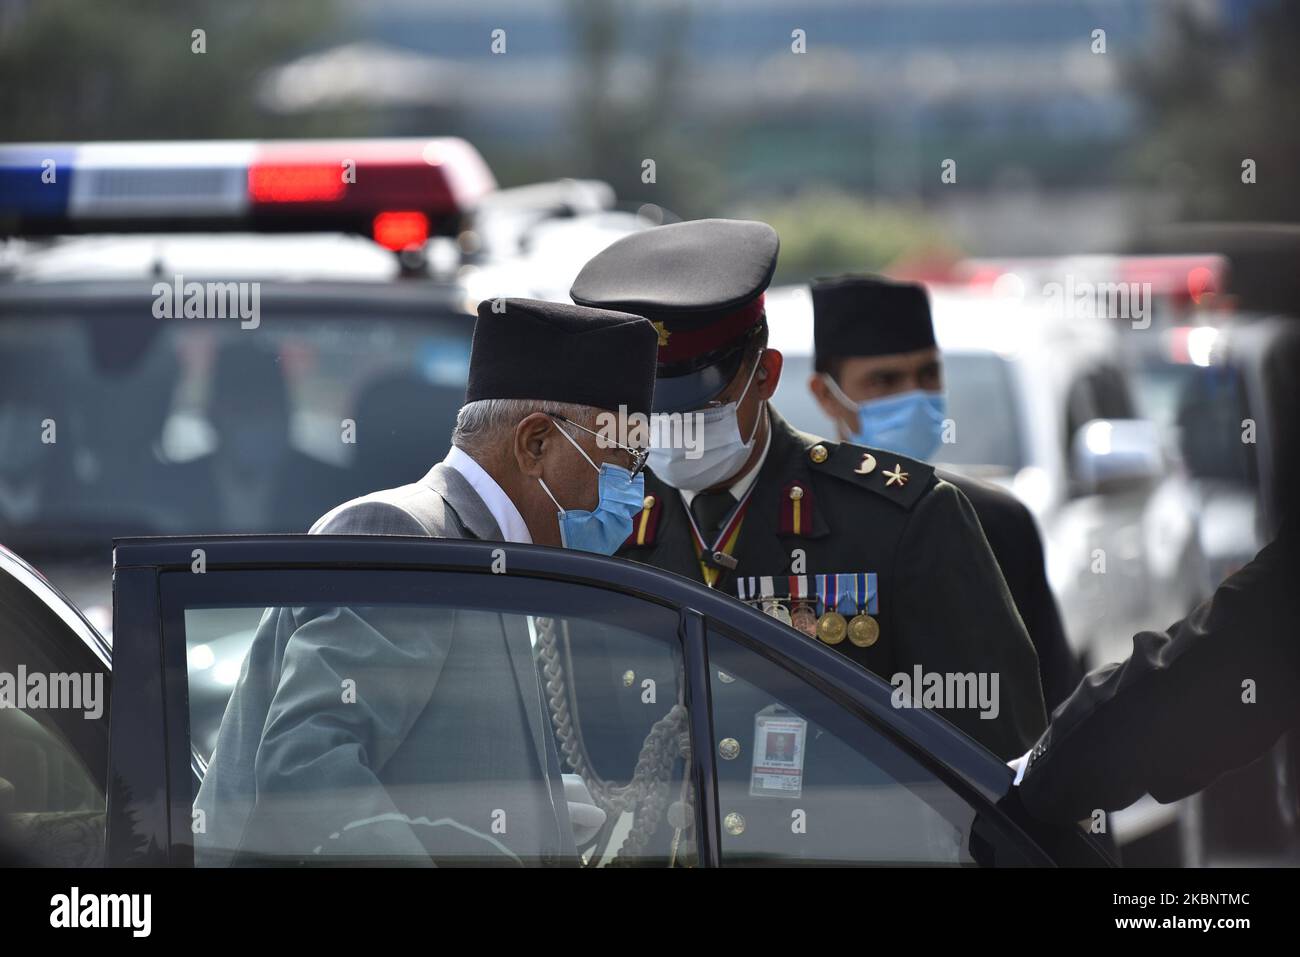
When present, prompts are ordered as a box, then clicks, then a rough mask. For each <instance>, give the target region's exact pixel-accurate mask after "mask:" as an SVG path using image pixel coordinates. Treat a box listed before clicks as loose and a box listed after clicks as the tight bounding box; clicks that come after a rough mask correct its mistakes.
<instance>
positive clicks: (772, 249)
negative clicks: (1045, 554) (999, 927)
mask: <svg viewBox="0 0 1300 957" xmlns="http://www.w3.org/2000/svg"><path fill="white" fill-rule="evenodd" d="M777 249H778V240H777V235H776V232H775V231H774V230H773V229H772V228H771V227H770V226H768V225H766V224H764V223H757V222H742V221H734V220H701V221H695V222H686V223H676V224H672V225H668V226H660V227H657V228H654V229H649V230H645V231H643V232H640V233H636V234H634V235H631V236H626V237H624V238H622V239H620V240H618V241H617V242H615V243H614V244H612V245H611V246H609V247H608V248H607V249H606V250H604V251H603V252H601V253H600V254H599V255H597V256H596V257H595V258H593V259H592V260H591V261H590V262H588V263H587V264H586V266H584V267H583V269H582V271H581V273H580V274H579V275H578V277H577V279H576V280H575V281H574V284H573V288H572V290H571V291H570V295H571V297H572V299H573V301H574V302H576V303H578V304H580V305H586V306H593V307H597V308H605V309H619V310H624V311H629V312H633V313H635V314H636V315H643V316H646V317H647V318H648V319H650V320H651V321H652V323H653V324H654V326H655V328H656V329H657V330H658V332H659V354H658V371H657V379H656V383H655V397H654V400H655V401H654V409H655V412H656V415H655V416H653V417H652V421H651V428H650V443H651V452H650V471H651V472H653V474H652V475H648V476H647V479H646V496H645V502H644V507H643V509H642V511H641V514H640V516H639V517H638V518H637V519H635V520H634V526H633V533H632V535H631V536H630V538H629V540H628V541H627V543H626V544H625V547H624V548H623V550H622V551H621V552H620V553H619V554H621V555H623V556H625V557H628V558H632V559H635V560H638V561H643V562H647V563H649V564H652V565H656V566H658V567H660V568H664V569H667V570H669V571H673V572H676V573H678V574H681V575H686V576H688V577H691V578H694V579H696V580H697V581H702V582H704V583H705V584H707V585H709V586H711V587H714V588H718V589H722V590H724V591H727V592H729V593H731V594H733V595H738V596H739V597H741V598H745V599H748V600H752V601H756V602H762V603H763V605H764V607H765V609H766V610H768V611H769V612H771V613H773V614H776V615H777V616H778V617H782V618H783V619H784V620H788V621H789V622H790V623H791V624H792V625H794V626H795V627H796V628H799V629H800V630H803V631H805V633H807V634H809V635H810V636H811V635H816V637H817V638H819V639H820V640H822V641H825V642H826V643H828V644H830V645H832V646H833V647H835V648H837V649H838V650H840V651H841V652H843V653H844V654H846V655H847V656H849V657H850V658H852V659H853V660H854V661H856V662H858V663H859V664H861V665H863V666H864V667H866V668H868V669H870V670H872V671H874V672H875V673H876V674H878V675H881V676H882V677H884V678H885V679H886V680H891V679H894V678H895V676H899V675H902V674H904V673H906V674H907V675H912V674H914V673H915V672H916V671H917V670H920V671H922V672H923V673H924V674H931V673H935V674H939V675H940V676H944V675H949V676H950V675H956V674H961V675H971V676H972V677H973V678H977V677H978V676H981V675H982V676H983V677H984V679H986V680H988V681H989V682H990V684H992V683H993V682H996V688H997V689H998V690H997V693H996V698H997V702H996V707H995V708H993V709H983V710H982V711H981V710H980V709H977V708H975V707H972V706H971V705H970V703H969V702H966V703H964V704H962V703H957V702H955V701H946V700H940V701H938V702H935V707H936V710H938V711H939V712H940V713H941V714H943V715H944V716H945V717H947V718H948V719H949V720H950V721H952V722H953V723H954V724H956V725H957V726H958V727H959V728H961V729H962V730H964V731H966V732H967V733H968V734H970V735H971V736H972V737H973V738H975V739H976V740H978V741H980V742H981V743H983V744H984V745H985V746H986V747H988V748H990V749H991V750H992V751H994V752H995V753H997V754H999V755H1002V756H1004V759H1006V758H1010V757H1012V756H1015V755H1018V754H1021V753H1023V752H1024V751H1025V749H1026V748H1027V747H1028V746H1029V745H1030V744H1031V743H1032V742H1033V740H1034V739H1035V738H1036V737H1037V736H1038V734H1039V732H1040V731H1041V730H1042V728H1043V727H1044V726H1045V724H1046V715H1045V712H1044V708H1043V697H1042V691H1041V688H1040V684H1039V678H1038V664H1037V660H1036V658H1035V655H1034V649H1033V645H1032V644H1031V643H1030V641H1029V638H1028V636H1027V634H1026V633H1025V628H1024V625H1023V624H1022V622H1021V620H1020V617H1019V615H1018V614H1017V613H1016V610H1015V606H1014V605H1013V603H1012V600H1011V596H1010V594H1009V592H1008V590H1007V586H1006V583H1005V581H1004V580H1003V578H1002V575H1001V573H1000V572H999V570H998V567H997V563H996V561H995V560H994V558H993V555H992V553H991V552H990V551H989V546H988V542H987V541H986V540H985V538H984V534H983V532H982V531H981V530H980V526H979V522H978V520H977V518H976V517H975V513H974V511H973V509H972V508H971V505H970V503H969V502H968V501H967V500H966V498H965V496H964V495H962V493H961V492H960V491H959V490H958V489H957V488H956V487H955V486H953V485H952V484H950V483H948V482H945V481H942V480H941V479H939V478H938V477H937V476H936V475H935V473H934V469H933V468H932V467H931V466H929V465H926V464H925V463H924V462H921V461H918V460H915V459H912V458H910V457H908V456H905V455H899V454H896V453H894V452H888V451H884V450H880V449H873V448H868V447H865V446H859V445H852V444H849V443H837V442H831V441H827V440H824V439H820V438H817V437H815V436H812V435H806V434H803V433H800V432H797V431H795V430H794V429H793V428H791V427H790V425H788V424H787V423H786V422H785V420H784V419H782V418H781V416H780V415H779V414H778V413H777V412H776V411H775V410H774V409H773V408H771V406H770V405H769V402H768V400H769V399H770V398H771V396H772V394H773V392H774V391H775V389H776V386H777V382H778V380H779V379H780V375H781V364H782V357H781V354H780V353H779V352H777V351H776V350H774V349H769V348H767V320H766V313H765V311H764V307H763V293H764V290H765V289H766V288H767V286H768V284H769V283H770V281H771V278H772V273H773V271H774V270H775V267H776V258H777ZM901 686H902V685H901V683H898V684H896V687H901ZM916 700H917V703H922V702H921V701H920V696H919V695H918V696H917V699H916Z"/></svg>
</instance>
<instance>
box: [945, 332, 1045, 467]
mask: <svg viewBox="0 0 1300 957" xmlns="http://www.w3.org/2000/svg"><path fill="white" fill-rule="evenodd" d="M943 377H944V387H945V389H946V391H947V393H948V417H949V418H950V419H952V421H953V423H955V424H956V428H957V436H956V439H957V440H956V441H955V442H945V443H944V444H943V445H941V446H940V447H939V451H938V452H936V453H935V455H934V460H935V461H936V462H942V463H944V464H946V465H971V466H989V467H993V468H995V469H996V470H997V471H999V472H1004V471H1005V472H1006V473H1007V474H1011V473H1014V472H1016V471H1017V470H1019V468H1020V467H1021V466H1022V465H1023V464H1024V462H1023V454H1022V452H1021V447H1020V427H1021V426H1020V410H1019V408H1018V407H1017V404H1016V395H1015V391H1014V389H1013V387H1012V381H1011V366H1010V363H1009V362H1007V360H1006V359H1003V358H1002V357H1001V356H997V355H994V354H993V353H971V352H966V353H963V352H945V353H944V355H943Z"/></svg>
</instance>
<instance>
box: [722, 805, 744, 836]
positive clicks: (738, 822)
mask: <svg viewBox="0 0 1300 957" xmlns="http://www.w3.org/2000/svg"><path fill="white" fill-rule="evenodd" d="M722 826H723V827H724V828H726V829H727V833H728V834H730V835H731V836H732V837H739V836H740V835H742V834H744V833H745V818H744V817H743V816H742V815H740V814H737V813H736V812H735V811H732V812H731V813H730V814H728V815H727V816H726V817H724V818H723V819H722Z"/></svg>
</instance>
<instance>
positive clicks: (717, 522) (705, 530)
mask: <svg viewBox="0 0 1300 957" xmlns="http://www.w3.org/2000/svg"><path fill="white" fill-rule="evenodd" d="M735 507H736V500H735V498H734V497H732V494H731V492H729V491H727V490H726V489H723V490H722V491H720V492H700V493H699V494H698V495H696V496H695V497H694V498H693V499H691V515H693V516H694V517H695V525H696V527H698V528H699V530H700V534H701V535H702V536H704V537H705V538H707V539H708V540H709V542H708V543H709V545H712V544H713V538H714V536H716V535H717V533H718V530H719V529H720V528H721V527H722V522H723V520H724V519H725V518H726V517H727V515H728V513H730V512H731V510H732V509H733V508H735Z"/></svg>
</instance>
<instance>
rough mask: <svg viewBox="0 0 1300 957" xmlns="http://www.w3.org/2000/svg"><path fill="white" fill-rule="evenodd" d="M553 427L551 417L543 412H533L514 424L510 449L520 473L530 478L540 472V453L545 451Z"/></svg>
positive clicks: (538, 474) (535, 476)
mask: <svg viewBox="0 0 1300 957" xmlns="http://www.w3.org/2000/svg"><path fill="white" fill-rule="evenodd" d="M554 427H555V426H554V423H553V422H552V421H551V417H550V416H549V415H547V414H546V413H545V412H533V413H531V414H530V415H527V416H525V417H524V418H523V419H522V420H520V422H519V424H518V425H516V426H515V435H514V444H513V446H512V451H513V452H514V459H515V465H516V466H517V467H518V468H519V471H520V472H521V473H522V474H524V475H527V476H529V477H531V478H537V477H538V476H540V475H541V474H542V453H543V452H544V451H546V443H547V442H548V441H550V438H551V430H552V429H553V428H554Z"/></svg>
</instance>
